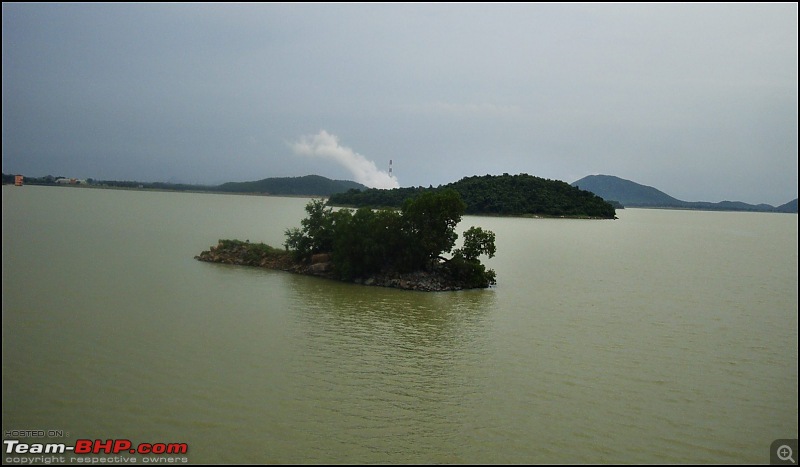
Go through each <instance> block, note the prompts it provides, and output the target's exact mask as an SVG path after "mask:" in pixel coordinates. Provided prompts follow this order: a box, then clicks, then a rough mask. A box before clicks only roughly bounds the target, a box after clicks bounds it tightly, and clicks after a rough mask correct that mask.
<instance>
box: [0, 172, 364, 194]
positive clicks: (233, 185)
mask: <svg viewBox="0 0 800 467" xmlns="http://www.w3.org/2000/svg"><path fill="white" fill-rule="evenodd" d="M58 178H64V177H53V176H52V175H48V176H46V177H24V180H25V182H24V183H25V184H29V185H56V180H57V179H58ZM11 183H14V175H13V174H5V173H4V174H3V184H11ZM85 185H88V186H100V187H103V186H105V187H116V188H143V189H151V190H168V191H210V192H217V193H219V192H223V193H251V194H263V195H292V196H330V195H332V194H335V193H343V192H345V191H347V190H351V189H356V190H366V189H367V187H366V186H364V185H362V184H360V183H356V182H353V181H350V180H331V179H330V178H326V177H323V176H320V175H305V176H302V177H272V178H264V179H261V180H256V181H253V182H228V183H223V184H221V185H192V184H188V183H170V182H137V181H130V180H94V179H87V183H86V184H85Z"/></svg>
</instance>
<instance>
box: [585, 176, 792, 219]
mask: <svg viewBox="0 0 800 467" xmlns="http://www.w3.org/2000/svg"><path fill="white" fill-rule="evenodd" d="M571 185H572V186H574V187H579V188H580V189H582V190H588V191H591V192H592V193H594V194H596V195H597V196H599V197H601V198H603V199H605V200H608V201H609V202H611V201H617V202H619V203H620V204H622V205H623V206H627V207H653V208H677V209H700V210H709V211H761V212H797V199H795V200H794V201H790V202H788V203H786V204H784V205H782V206H779V207H777V208H776V207H774V206H771V205H769V204H748V203H743V202H741V201H722V202H719V203H709V202H704V201H682V200H679V199H677V198H673V197H672V196H669V195H668V194H666V193H664V192H663V191H659V190H657V189H655V188H653V187H651V186H646V185H640V184H638V183H636V182H632V181H630V180H625V179H624V178H619V177H614V176H612V175H589V176H588V177H584V178H582V179H580V180H578V181H576V182H572V184H571Z"/></svg>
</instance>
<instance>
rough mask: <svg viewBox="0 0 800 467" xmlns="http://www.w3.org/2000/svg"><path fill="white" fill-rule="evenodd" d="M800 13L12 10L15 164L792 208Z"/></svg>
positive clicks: (19, 6) (6, 69)
mask: <svg viewBox="0 0 800 467" xmlns="http://www.w3.org/2000/svg"><path fill="white" fill-rule="evenodd" d="M797 9H798V6H797V4H796V3H773V4H738V3H737V4H634V5H629V4H599V5H598V4H366V5H363V4H27V3H25V4H23V3H4V4H3V15H2V20H3V29H2V35H3V63H2V65H3V72H2V73H3V83H2V86H3V122H2V125H3V130H2V131H3V134H2V137H3V140H2V141H3V142H2V146H3V159H2V161H3V162H2V163H3V172H4V173H22V174H25V175H29V176H43V175H47V174H52V175H64V176H70V177H79V178H87V177H92V178H97V179H115V180H140V181H180V182H189V183H221V182H225V181H245V180H259V179H262V178H266V177H282V176H300V175H307V174H319V175H323V176H326V177H330V178H336V179H350V180H357V181H361V182H362V183H366V184H369V185H373V186H391V185H392V184H394V183H397V184H399V185H400V186H412V185H414V186H416V185H424V186H428V185H434V186H436V185H439V184H444V183H449V182H453V181H456V180H458V179H460V178H462V177H464V176H469V175H483V174H487V173H488V174H502V173H504V172H507V173H512V174H514V173H523V172H524V173H528V174H531V175H536V176H540V177H545V178H550V179H558V180H563V181H566V182H573V181H575V180H578V179H580V178H582V177H584V176H586V175H591V174H608V175H616V176H619V177H622V178H626V179H630V180H633V181H635V182H637V183H642V184H645V185H650V186H654V187H656V188H658V189H660V190H662V191H665V192H666V193H668V194H670V195H672V196H674V197H677V198H679V199H683V200H687V201H722V200H740V201H745V202H750V203H762V202H763V203H769V204H773V205H778V204H783V203H785V202H787V201H789V200H791V199H794V198H796V197H797V173H798V168H797V155H798V146H797V132H798V119H797V116H798V107H797V93H798V80H797V57H798V50H797V42H798V37H797V30H798V28H797ZM390 159H391V160H392V161H393V175H394V177H395V179H391V178H390V177H389V176H388V174H386V172H388V165H389V160H390Z"/></svg>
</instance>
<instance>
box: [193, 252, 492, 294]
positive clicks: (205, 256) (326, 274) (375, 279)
mask: <svg viewBox="0 0 800 467" xmlns="http://www.w3.org/2000/svg"><path fill="white" fill-rule="evenodd" d="M194 259H196V260H198V261H203V262H207V263H219V264H230V265H236V266H250V267H259V268H264V269H272V270H276V271H284V272H290V273H293V274H302V275H306V276H315V277H320V278H323V279H330V280H335V281H339V282H345V283H352V284H359V285H367V286H376V287H389V288H395V289H403V290H416V291H419V292H446V291H457V290H470V289H474V288H488V287H464V286H463V284H460V283H459V282H458V281H456V280H453V279H452V278H450V277H449V276H447V275H446V274H445V273H444V272H443V270H441V269H439V270H433V271H415V272H410V273H402V274H401V273H399V272H394V271H386V272H383V273H379V274H374V275H372V276H369V277H360V278H357V279H355V280H352V281H348V280H342V279H339V278H338V277H336V275H335V274H334V271H333V263H332V262H331V255H330V254H318V255H314V256H313V257H312V259H311V261H310V262H298V261H295V260H294V259H293V258H292V254H291V252H289V251H285V250H280V249H277V248H273V247H270V246H269V245H265V244H263V243H249V242H242V241H240V240H220V241H219V243H217V245H215V246H212V247H210V248H209V249H208V250H205V251H202V252H201V253H200V254H199V255H197V256H195V257H194Z"/></svg>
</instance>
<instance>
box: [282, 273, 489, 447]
mask: <svg viewBox="0 0 800 467" xmlns="http://www.w3.org/2000/svg"><path fill="white" fill-rule="evenodd" d="M288 283H289V284H290V289H291V296H292V303H293V305H292V308H293V311H294V312H295V313H297V316H298V317H299V319H300V320H301V322H300V323H298V326H301V327H302V337H301V338H299V342H298V344H299V346H298V348H296V354H295V355H294V357H293V364H292V365H291V368H292V369H293V374H292V376H291V378H292V379H293V380H294V381H295V382H294V384H293V386H294V387H295V389H296V392H295V393H294V396H293V398H292V401H291V403H292V404H293V405H294V406H295V407H296V408H297V409H298V410H297V411H296V412H295V413H298V414H301V413H302V414H306V415H312V414H313V416H312V417H310V418H305V419H303V418H300V417H298V418H297V419H295V420H294V421H295V423H296V424H297V429H298V430H304V431H311V432H313V433H316V434H318V435H319V438H316V439H318V440H320V439H327V440H330V441H331V442H333V443H341V444H349V445H351V446H352V447H353V448H354V452H358V453H359V454H358V456H359V457H356V458H352V457H341V458H339V459H335V460H332V462H336V461H337V460H338V461H351V462H353V461H354V462H385V461H386V459H389V458H391V459H396V460H398V461H407V462H420V461H437V462H452V461H453V459H454V457H453V456H456V457H455V458H457V456H458V455H459V452H460V453H463V442H462V441H460V440H459V441H456V439H458V438H459V436H458V433H459V432H460V430H461V429H462V427H463V426H465V425H469V424H470V423H471V421H470V417H469V415H468V414H469V411H470V409H469V408H470V407H474V406H475V404H476V403H477V401H478V400H479V399H480V398H481V397H482V396H483V394H484V393H485V389H486V385H487V379H486V377H485V375H486V373H485V372H484V371H482V369H483V363H482V362H483V361H484V360H485V353H486V352H487V348H488V346H489V342H488V337H487V320H489V319H490V316H491V313H490V310H491V309H492V307H493V302H494V292H493V291H492V290H477V291H462V292H445V293H425V292H411V291H404V290H395V289H386V288H381V287H365V286H359V285H354V284H346V283H338V282H332V281H327V280H321V279H318V278H309V277H303V276H291V277H290V279H289V280H288ZM312 407H313V410H309V409H310V408H312ZM320 412H322V413H324V417H319V416H318V415H320ZM312 438H314V437H312ZM450 444H452V446H451V448H448V445H450ZM325 445H326V443H322V445H316V446H310V447H309V449H311V453H310V454H311V456H312V457H311V459H314V455H315V454H314V452H316V455H319V456H320V457H319V459H330V451H328V452H324V451H325V449H324V448H323V447H324V446H325ZM398 446H406V447H409V446H414V447H415V448H414V449H412V450H405V451H404V452H393V451H397V448H398ZM356 447H357V449H355V448H356ZM336 451H338V452H342V450H341V449H337V450H336ZM345 452H346V450H345ZM367 453H368V454H367ZM307 454H309V453H307ZM387 456H389V457H387ZM398 456H399V457H398ZM304 460H306V461H308V460H309V458H308V457H306V458H305V459H304ZM461 460H462V461H464V460H465V459H461Z"/></svg>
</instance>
